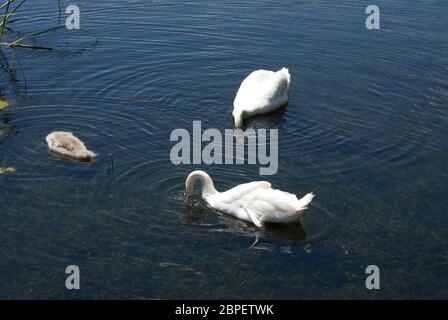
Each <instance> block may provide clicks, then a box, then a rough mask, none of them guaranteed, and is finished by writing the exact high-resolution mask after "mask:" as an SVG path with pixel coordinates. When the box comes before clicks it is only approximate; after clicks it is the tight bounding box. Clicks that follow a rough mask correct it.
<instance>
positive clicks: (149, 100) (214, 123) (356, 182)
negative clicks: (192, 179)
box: [0, 0, 448, 299]
mask: <svg viewBox="0 0 448 320" xmlns="http://www.w3.org/2000/svg"><path fill="white" fill-rule="evenodd" d="M374 2H375V3H370V2H367V1H358V0H356V1H345V0H344V1H338V2H337V4H335V2H334V1H318V0H316V1H311V0H306V1H267V0H265V1H255V0H252V1H244V3H242V1H214V0H213V1H197V2H190V1H177V2H173V1H144V0H134V1H123V2H122V1H112V0H104V1H77V3H76V4H77V5H78V6H79V7H80V9H81V30H79V31H77V30H72V31H69V30H66V29H62V30H58V31H55V32H53V33H48V34H45V35H43V36H41V37H40V38H38V40H37V41H36V42H34V44H35V45H40V46H47V47H53V48H54V49H55V50H53V51H41V50H30V49H15V50H12V49H10V48H6V47H2V53H1V57H0V58H1V64H2V68H1V69H0V94H1V98H2V99H5V100H7V101H8V102H9V106H8V107H7V108H6V109H5V110H4V111H3V112H1V113H0V167H9V166H13V167H15V168H16V170H17V171H16V172H15V173H10V174H5V175H2V176H0V242H1V246H0V261H1V263H0V298H51V299H60V298H67V299H71V298H126V299H140V298H216V299H220V298H232V299H233V298H257V299H258V298H274V299H277V298H286V299H301V298H343V299H346V298H363V299H364V298H365V299H371V298H448V288H447V284H448V228H447V224H448V216H447V211H446V208H447V205H448V201H447V194H448V188H447V183H448V172H447V170H446V166H447V160H448V157H447V156H448V155H447V147H448V145H447V139H446V138H447V136H448V110H447V106H448V103H447V102H448V55H447V53H448V32H447V30H448V25H447V19H446V13H447V12H448V3H447V2H446V1H437V0H427V1H412V2H410V1H404V0H397V1H385V0H377V1H374ZM369 4H376V5H378V6H379V7H380V9H381V30H372V31H369V30H367V29H366V27H365V19H366V17H367V15H366V14H365V13H364V12H365V8H366V6H367V5H369ZM57 12H58V9H57V6H56V5H55V1H50V0H45V1H39V2H37V1H33V2H26V3H25V4H24V5H23V8H21V9H20V10H18V11H17V15H16V18H17V19H18V21H16V22H15V23H14V24H12V25H11V26H10V27H11V28H12V29H13V31H14V33H7V34H6V37H7V39H9V40H11V39H17V38H18V37H20V36H21V35H25V34H27V33H29V32H32V31H36V30H42V29H45V28H47V27H49V26H51V25H55V24H58V23H59V21H58V14H57ZM66 16H67V15H63V18H62V20H61V22H62V23H63V22H64V19H65V17H66ZM281 67H288V68H289V70H290V72H291V75H292V83H291V88H290V102H289V105H288V108H287V109H286V110H284V111H283V112H277V113H274V114H270V115H266V116H262V117H257V118H254V119H252V120H250V121H248V122H247V125H248V127H252V128H255V129H259V128H271V129H278V132H279V169H278V172H277V174H276V175H273V176H260V175H259V171H258V170H259V166H258V165H247V164H246V165H209V166H207V165H179V166H175V165H173V164H172V163H171V161H170V150H171V148H172V146H173V145H174V143H173V142H170V140H169V138H170V133H171V131H172V130H174V129H176V128H185V129H187V130H189V131H191V129H192V123H193V120H201V121H202V126H203V129H206V128H217V129H218V130H220V131H221V132H223V131H224V130H225V129H226V128H232V115H231V113H232V108H233V106H232V104H233V99H234V96H235V93H236V91H237V89H238V87H239V84H240V83H241V81H242V80H243V79H244V77H245V76H247V75H248V74H249V73H250V72H251V71H253V70H256V69H260V68H264V69H269V70H278V69H280V68H281ZM54 130H65V131H73V132H74V133H75V134H76V135H77V136H79V137H80V138H81V139H82V140H84V142H85V143H86V145H87V146H88V147H89V148H90V149H92V150H94V151H95V152H97V153H99V157H98V158H97V160H95V161H94V162H92V163H90V164H78V163H75V162H71V161H63V160H60V159H58V158H56V157H54V156H53V155H51V154H50V153H49V152H48V150H47V146H46V142H45V136H46V135H47V134H48V133H49V132H51V131H54ZM108 153H112V154H113V156H114V162H115V167H114V173H113V175H109V173H108V161H107V154H108ZM195 169H202V170H206V171H207V172H208V173H209V174H210V175H211V176H212V178H213V179H214V180H215V186H216V187H217V189H218V190H226V189H227V188H230V187H232V186H235V185H236V184H240V183H244V182H249V181H253V180H264V179H267V180H268V181H270V182H271V183H272V184H273V185H274V186H275V187H277V188H281V189H282V190H286V191H289V192H293V193H295V194H297V195H298V196H302V195H304V194H305V193H307V192H311V191H313V192H315V193H316V194H317V197H316V198H315V200H314V201H313V203H312V206H311V207H310V209H309V210H307V212H306V214H305V215H304V216H303V217H302V219H301V223H299V224H292V225H287V226H269V227H268V228H266V230H261V231H260V230H257V228H255V227H254V226H253V225H251V224H248V223H244V222H241V221H238V220H236V219H234V218H231V217H228V216H223V215H221V214H219V213H216V212H213V211H212V210H210V209H208V208H207V207H206V206H205V205H204V204H203V203H201V202H200V201H199V200H198V201H195V202H194V203H193V204H192V205H186V204H185V202H184V183H185V178H186V176H187V175H188V173H189V172H191V171H192V170H195ZM256 236H258V237H259V241H258V243H257V244H256V245H254V246H253V247H251V245H252V243H253V242H254V239H255V238H256ZM71 264H74V265H77V266H79V268H80V270H81V290H77V291H69V290H66V289H65V279H66V276H67V275H66V274H65V268H66V267H67V266H68V265H71ZM368 265H377V266H378V267H379V268H380V271H381V289H380V290H372V291H369V290H366V288H365V279H366V274H365V268H366V267H367V266H368Z"/></svg>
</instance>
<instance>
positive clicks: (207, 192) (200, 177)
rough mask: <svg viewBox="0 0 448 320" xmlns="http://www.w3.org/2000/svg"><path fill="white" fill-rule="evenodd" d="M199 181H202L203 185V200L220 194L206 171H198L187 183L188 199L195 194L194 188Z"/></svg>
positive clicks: (191, 175) (190, 175) (189, 176)
mask: <svg viewBox="0 0 448 320" xmlns="http://www.w3.org/2000/svg"><path fill="white" fill-rule="evenodd" d="M197 181H200V182H201V185H202V198H204V199H205V198H207V197H209V196H211V195H212V194H215V193H217V192H218V191H216V189H215V186H214V185H213V181H212V178H210V176H209V175H208V174H207V173H205V172H204V171H200V170H197V171H193V172H192V173H190V174H189V175H188V177H187V181H186V183H185V187H186V194H187V197H189V196H192V195H193V194H194V186H195V184H196V182H197Z"/></svg>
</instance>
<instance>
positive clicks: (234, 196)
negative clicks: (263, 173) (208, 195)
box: [220, 181, 271, 203]
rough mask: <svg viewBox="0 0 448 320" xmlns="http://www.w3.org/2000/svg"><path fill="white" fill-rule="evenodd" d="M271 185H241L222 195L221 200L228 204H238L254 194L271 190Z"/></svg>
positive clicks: (266, 183)
mask: <svg viewBox="0 0 448 320" xmlns="http://www.w3.org/2000/svg"><path fill="white" fill-rule="evenodd" d="M270 188H271V184H270V183H269V182H267V181H253V182H249V183H243V184H240V185H238V186H236V187H234V188H232V189H230V190H227V191H225V192H222V193H220V200H221V201H225V202H228V203H234V202H237V201H239V200H241V199H243V198H244V197H246V196H247V195H248V194H251V193H252V192H257V191H259V190H269V189H270Z"/></svg>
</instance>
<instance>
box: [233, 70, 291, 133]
mask: <svg viewBox="0 0 448 320" xmlns="http://www.w3.org/2000/svg"><path fill="white" fill-rule="evenodd" d="M290 82H291V76H290V74H289V70H288V69H287V68H282V69H281V70H279V71H277V72H273V71H267V70H257V71H254V72H252V73H251V74H250V75H249V76H248V77H247V78H246V79H244V81H243V82H242V83H241V86H240V88H239V89H238V92H237V93H236V97H235V100H234V101H233V112H232V114H233V118H234V121H235V127H236V128H241V127H242V126H243V120H244V118H249V117H252V116H255V115H258V114H262V113H267V112H271V111H274V110H275V109H277V108H280V107H282V106H284V105H285V104H286V103H288V90H289V84H290Z"/></svg>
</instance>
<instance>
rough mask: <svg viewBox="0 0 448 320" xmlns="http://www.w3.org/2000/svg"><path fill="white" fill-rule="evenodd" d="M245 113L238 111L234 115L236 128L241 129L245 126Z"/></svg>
mask: <svg viewBox="0 0 448 320" xmlns="http://www.w3.org/2000/svg"><path fill="white" fill-rule="evenodd" d="M243 118H244V112H243V111H238V112H235V113H234V114H233V119H234V121H235V128H241V127H242V126H243Z"/></svg>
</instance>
